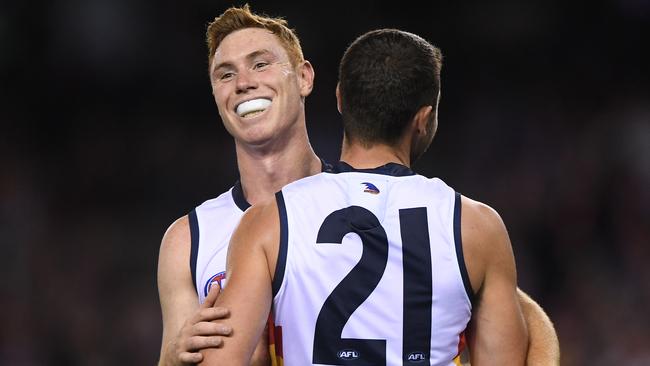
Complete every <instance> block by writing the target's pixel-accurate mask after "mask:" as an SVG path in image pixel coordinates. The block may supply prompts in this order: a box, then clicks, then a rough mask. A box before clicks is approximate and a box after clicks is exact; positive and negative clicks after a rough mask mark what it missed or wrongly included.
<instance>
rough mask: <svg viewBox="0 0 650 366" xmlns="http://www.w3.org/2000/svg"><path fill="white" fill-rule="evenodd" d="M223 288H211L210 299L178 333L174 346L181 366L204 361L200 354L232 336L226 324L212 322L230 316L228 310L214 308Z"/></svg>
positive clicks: (215, 286) (216, 286)
mask: <svg viewBox="0 0 650 366" xmlns="http://www.w3.org/2000/svg"><path fill="white" fill-rule="evenodd" d="M220 291H221V288H220V287H219V285H217V284H215V285H213V286H212V288H210V292H209V293H208V297H206V299H205V302H204V303H203V304H201V306H200V307H199V309H198V310H197V311H196V312H195V313H194V315H192V316H191V317H190V318H189V319H187V320H186V321H185V324H184V325H183V327H182V328H181V330H180V331H179V333H178V336H177V337H176V339H175V342H174V343H175V344H174V347H173V349H174V355H175V357H174V358H175V359H176V360H178V362H180V364H181V365H186V364H195V363H199V362H201V361H203V355H202V354H201V353H199V351H200V350H202V349H205V348H217V347H220V346H221V345H223V339H222V337H227V336H230V334H231V333H232V328H230V327H229V326H227V325H225V324H217V323H213V322H211V321H212V320H217V319H224V318H227V317H228V316H229V315H230V311H229V310H228V309H226V308H220V307H216V308H215V307H213V306H214V303H215V301H216V300H217V297H218V296H219V292H220Z"/></svg>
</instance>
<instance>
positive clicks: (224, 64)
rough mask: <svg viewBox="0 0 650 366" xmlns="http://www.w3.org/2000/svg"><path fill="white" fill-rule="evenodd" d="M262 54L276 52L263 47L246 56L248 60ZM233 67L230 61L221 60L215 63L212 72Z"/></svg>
mask: <svg viewBox="0 0 650 366" xmlns="http://www.w3.org/2000/svg"><path fill="white" fill-rule="evenodd" d="M262 55H271V56H275V54H274V53H273V52H271V51H269V50H267V49H265V48H263V49H260V50H256V51H253V52H251V53H249V54H248V55H246V56H245V58H246V60H247V61H252V60H253V59H255V58H256V57H258V56H262ZM231 67H234V65H233V64H232V63H231V62H229V61H224V62H220V63H218V64H216V65H214V67H213V68H212V72H215V71H217V70H219V69H223V68H231Z"/></svg>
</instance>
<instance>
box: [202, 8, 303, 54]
mask: <svg viewBox="0 0 650 366" xmlns="http://www.w3.org/2000/svg"><path fill="white" fill-rule="evenodd" d="M245 28H262V29H266V30H268V31H270V32H271V33H273V34H275V35H276V36H277V37H278V38H279V39H280V42H281V43H282V46H283V47H284V48H285V50H286V51H287V54H288V55H289V59H290V61H291V64H292V65H293V66H296V65H298V64H299V63H300V62H302V61H303V60H304V57H303V54H302V48H301V46H300V40H299V39H298V36H296V33H295V32H294V31H293V30H292V29H289V27H288V26H287V21H286V20H284V19H282V18H273V17H269V16H266V15H258V14H254V13H253V12H251V10H250V7H249V6H248V4H246V5H244V6H243V7H241V8H236V7H231V8H228V9H227V10H226V11H225V12H223V14H221V15H220V16H218V17H216V18H215V19H214V21H212V23H210V24H209V25H208V30H207V32H206V39H207V43H208V61H209V62H211V61H212V58H213V57H214V53H215V52H216V51H217V48H218V47H219V44H221V41H223V39H224V38H226V36H228V35H229V34H230V33H233V32H235V31H238V30H240V29H245Z"/></svg>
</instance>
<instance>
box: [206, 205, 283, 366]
mask: <svg viewBox="0 0 650 366" xmlns="http://www.w3.org/2000/svg"><path fill="white" fill-rule="evenodd" d="M279 240H280V229H279V218H278V210H277V206H276V204H275V201H272V202H270V203H267V204H264V205H260V206H253V207H251V208H250V209H248V211H246V213H245V214H244V217H242V220H241V222H240V223H239V227H238V228H237V230H235V233H234V234H233V236H232V239H231V241H230V247H229V249H228V261H227V272H226V277H227V278H228V286H226V287H225V289H224V290H223V293H222V294H221V295H220V296H219V299H217V302H216V306H222V307H226V308H229V309H231V315H230V317H229V318H228V324H229V325H230V326H231V327H232V329H234V331H233V334H232V336H231V337H229V338H228V339H226V340H225V342H224V346H223V348H219V349H206V350H203V351H201V353H202V354H203V360H204V361H203V363H201V365H235V366H237V365H242V366H243V365H248V362H249V360H250V358H251V356H252V354H253V351H254V350H255V346H256V345H257V341H258V339H260V336H261V335H262V333H263V331H264V329H265V326H266V320H267V319H268V316H269V311H270V309H271V296H272V291H271V281H272V275H271V273H272V269H273V270H274V269H275V262H276V260H277V249H278V244H279Z"/></svg>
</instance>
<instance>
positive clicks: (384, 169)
mask: <svg viewBox="0 0 650 366" xmlns="http://www.w3.org/2000/svg"><path fill="white" fill-rule="evenodd" d="M348 172H358V173H373V174H383V175H391V176H393V177H405V176H408V175H415V172H414V171H412V170H411V168H409V167H407V166H404V165H401V164H397V163H388V164H385V165H382V166H380V167H377V168H372V169H356V168H354V167H352V166H351V165H350V164H348V163H346V162H344V161H339V162H338V163H336V164H334V165H333V169H332V173H348Z"/></svg>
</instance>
